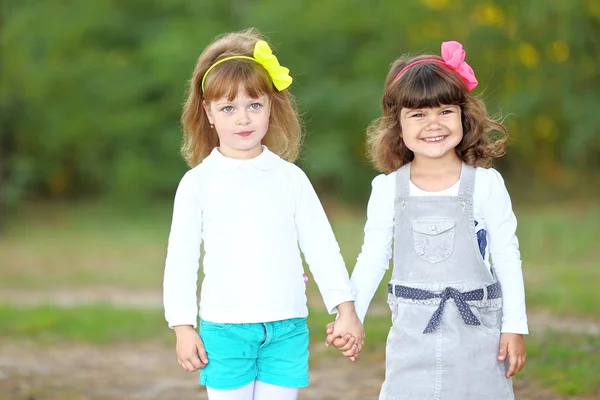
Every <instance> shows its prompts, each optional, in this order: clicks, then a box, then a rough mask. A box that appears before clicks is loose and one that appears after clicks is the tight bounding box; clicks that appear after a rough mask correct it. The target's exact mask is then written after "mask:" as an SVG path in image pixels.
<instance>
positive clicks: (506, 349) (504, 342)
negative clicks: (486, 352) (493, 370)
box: [498, 333, 527, 378]
mask: <svg viewBox="0 0 600 400" xmlns="http://www.w3.org/2000/svg"><path fill="white" fill-rule="evenodd" d="M506 357H508V362H509V368H508V371H506V377H507V378H510V377H511V376H514V375H516V374H517V373H518V372H520V371H521V370H522V369H523V367H524V366H525V362H526V360H527V354H526V353H525V339H524V338H523V335H521V334H519V333H503V334H502V335H501V336H500V349H499V350H498V360H499V361H504V360H505V359H506Z"/></svg>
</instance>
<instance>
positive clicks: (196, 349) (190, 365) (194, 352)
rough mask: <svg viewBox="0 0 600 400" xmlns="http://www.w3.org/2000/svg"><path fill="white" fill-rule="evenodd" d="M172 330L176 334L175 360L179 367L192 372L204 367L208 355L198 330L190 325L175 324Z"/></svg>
mask: <svg viewBox="0 0 600 400" xmlns="http://www.w3.org/2000/svg"><path fill="white" fill-rule="evenodd" d="M174 330H175V334H176V335H177V346H176V350H175V351H176V354H177V362H178V363H179V365H181V368H183V369H184V370H186V371H188V372H194V371H197V370H199V369H202V368H204V367H206V364H208V357H207V355H206V350H205V349H204V343H203V342H202V339H200V335H198V332H196V331H195V330H194V328H193V327H192V326H191V325H180V326H176V327H174Z"/></svg>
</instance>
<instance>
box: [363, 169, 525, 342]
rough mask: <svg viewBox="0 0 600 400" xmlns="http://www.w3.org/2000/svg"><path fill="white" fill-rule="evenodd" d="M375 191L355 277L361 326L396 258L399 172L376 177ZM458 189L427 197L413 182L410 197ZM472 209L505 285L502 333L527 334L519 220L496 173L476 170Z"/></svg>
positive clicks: (495, 270) (487, 252) (487, 260)
mask: <svg viewBox="0 0 600 400" xmlns="http://www.w3.org/2000/svg"><path fill="white" fill-rule="evenodd" d="M372 187H373V190H372V192H371V198H370V199H369V204H368V206H367V224H366V226H365V241H364V244H363V247H362V252H361V253H360V255H359V256H358V261H357V263H356V267H355V268H354V272H353V273H352V284H353V287H354V290H355V291H356V299H355V301H356V303H355V307H356V312H357V314H358V317H359V318H360V319H361V321H363V320H364V317H365V315H366V313H367V309H368V307H369V303H370V302H371V299H372V298H373V295H374V293H375V291H376V290H377V287H378V286H379V284H380V282H381V280H382V278H383V275H384V274H385V271H386V270H387V269H388V267H389V263H390V258H391V257H392V241H393V239H394V219H395V218H394V217H395V210H394V198H395V196H396V172H393V173H391V174H389V175H378V176H377V177H375V179H373V183H372ZM458 187H459V182H458V183H456V184H455V185H453V186H452V187H450V188H448V189H445V190H443V191H440V192H426V191H423V190H421V189H419V188H418V187H417V186H415V185H414V184H413V183H412V182H411V183H410V195H411V196H436V195H439V196H448V195H451V196H457V195H458ZM473 203H474V217H475V221H476V223H477V225H476V229H477V231H480V230H482V229H483V230H485V232H486V237H487V242H488V246H487V247H486V249H485V258H484V260H485V264H486V265H487V266H488V268H490V256H491V260H492V265H493V270H492V269H490V273H491V274H493V273H495V274H496V277H497V279H498V281H500V284H501V285H502V294H503V317H502V332H508V333H523V334H525V333H528V326H527V315H526V312H525V289H524V285H523V272H522V270H521V256H520V253H519V242H518V240H517V237H516V235H515V232H516V229H517V219H516V217H515V214H514V213H513V210H512V205H511V201H510V197H509V195H508V191H507V190H506V187H505V185H504V180H503V179H502V176H501V175H500V173H498V171H496V170H495V169H491V168H490V169H485V168H477V170H476V173H475V191H474V193H473Z"/></svg>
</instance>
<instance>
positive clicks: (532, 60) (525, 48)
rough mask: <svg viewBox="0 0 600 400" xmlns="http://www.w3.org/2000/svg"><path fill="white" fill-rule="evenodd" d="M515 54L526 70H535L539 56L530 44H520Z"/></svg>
mask: <svg viewBox="0 0 600 400" xmlns="http://www.w3.org/2000/svg"><path fill="white" fill-rule="evenodd" d="M517 54H518V56H519V59H520V60H521V62H522V63H523V64H525V66H527V67H528V68H535V67H537V65H538V64H539V63H540V56H539V54H538V52H537V50H536V49H535V47H533V45H532V44H531V43H527V42H522V43H520V44H519V49H518V50H517Z"/></svg>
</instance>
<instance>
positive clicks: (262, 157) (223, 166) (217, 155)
mask: <svg viewBox="0 0 600 400" xmlns="http://www.w3.org/2000/svg"><path fill="white" fill-rule="evenodd" d="M261 147H262V152H261V153H260V154H259V155H258V156H256V157H254V158H250V159H240V158H231V157H226V156H224V155H223V154H222V153H221V152H220V151H219V148H218V147H215V148H214V149H213V150H212V151H211V152H210V154H209V155H208V157H206V159H205V161H208V162H210V163H211V165H213V166H215V167H216V168H217V169H218V170H220V171H222V172H232V171H235V170H236V169H238V168H239V167H241V166H242V165H244V164H246V165H252V166H253V167H255V168H257V169H260V170H263V171H268V170H271V169H273V168H275V167H276V166H277V161H279V160H280V158H279V156H278V155H276V154H275V153H273V152H271V151H270V150H269V149H268V148H267V146H264V145H263V146H261Z"/></svg>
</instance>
